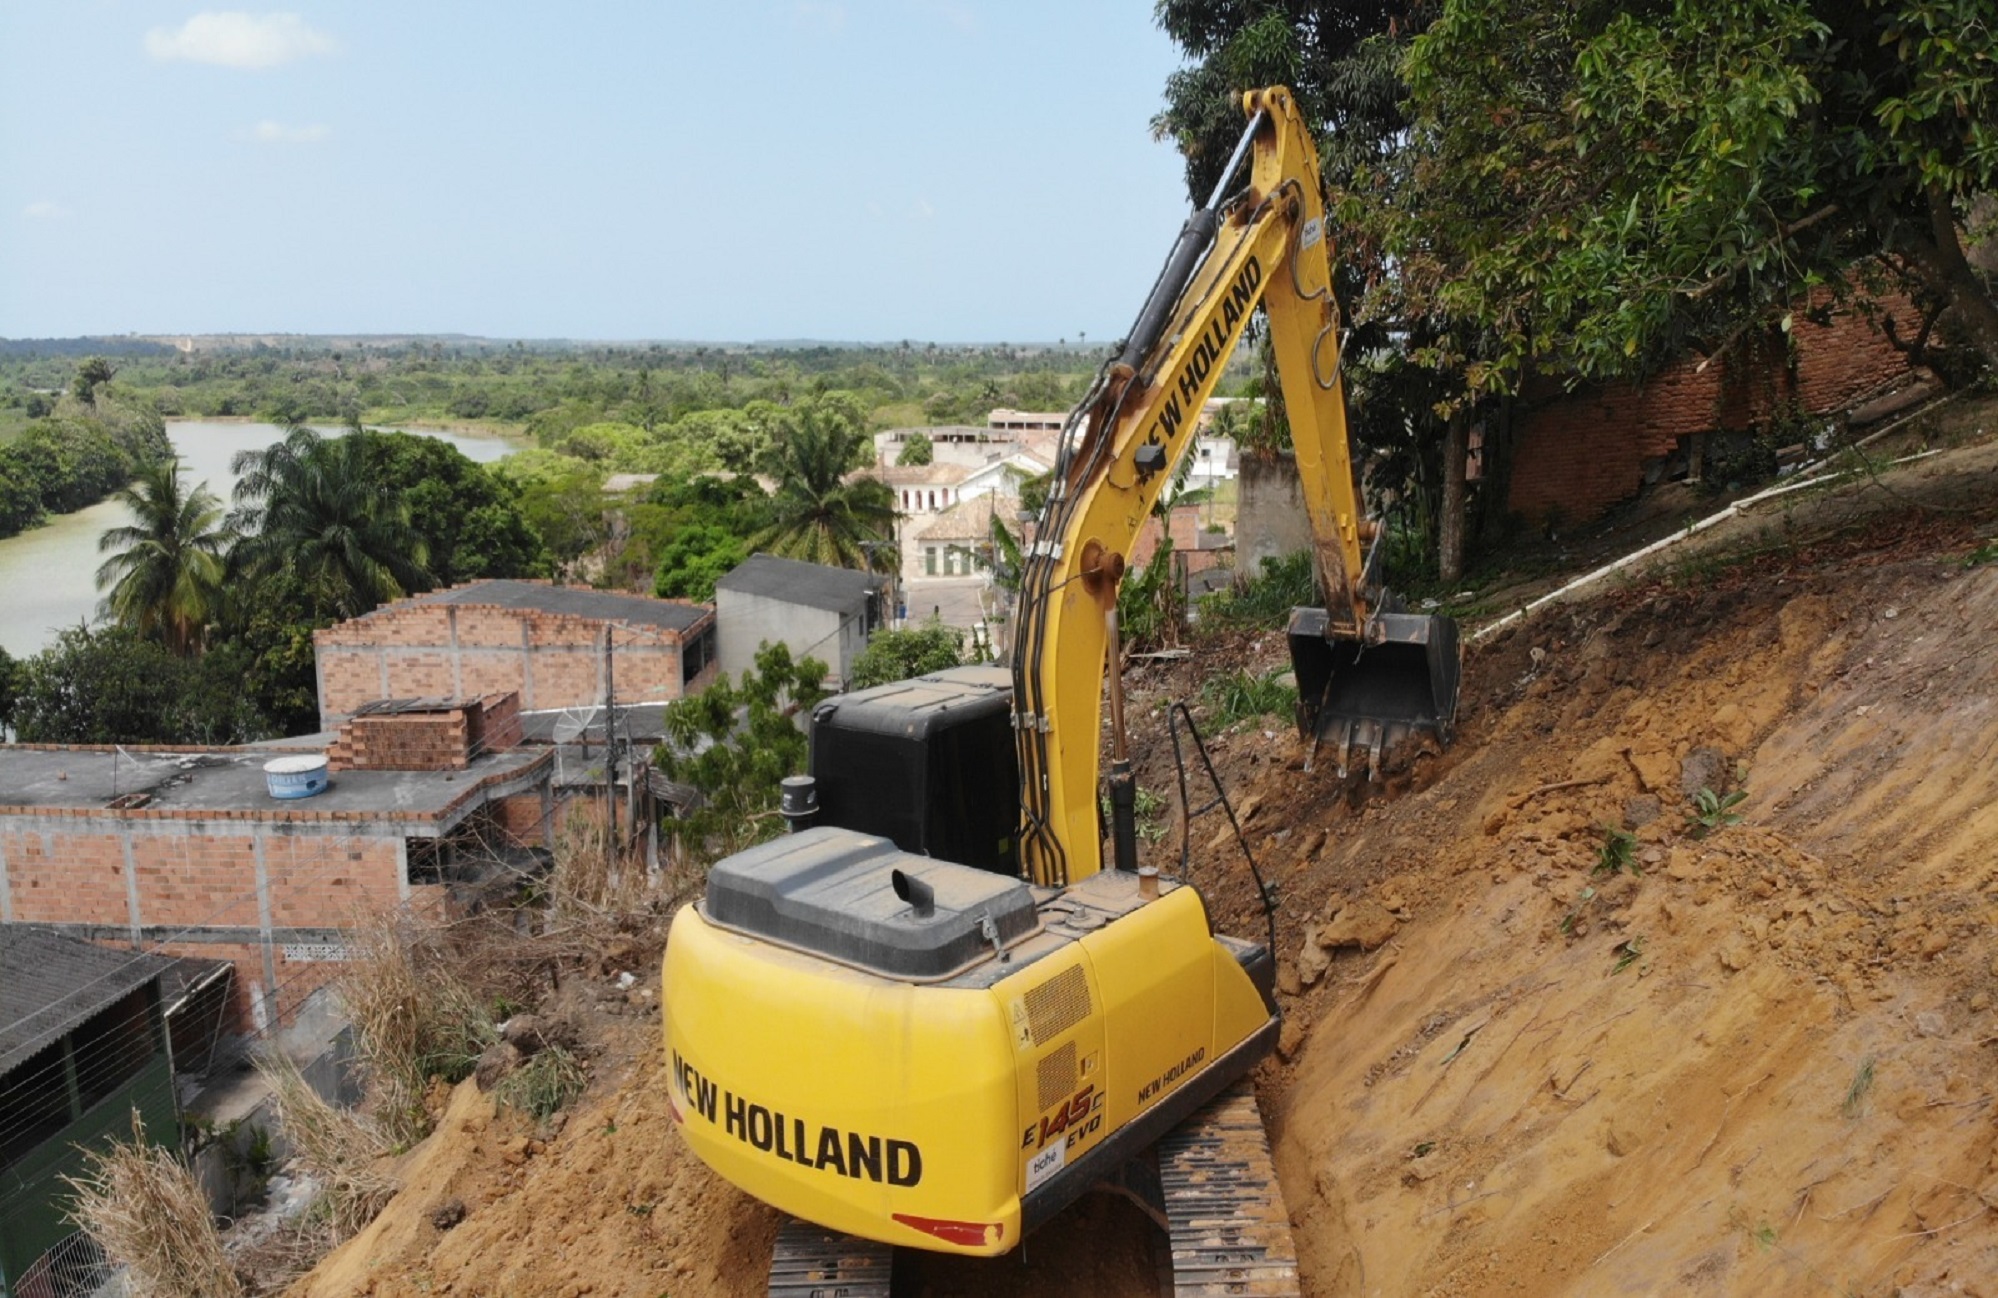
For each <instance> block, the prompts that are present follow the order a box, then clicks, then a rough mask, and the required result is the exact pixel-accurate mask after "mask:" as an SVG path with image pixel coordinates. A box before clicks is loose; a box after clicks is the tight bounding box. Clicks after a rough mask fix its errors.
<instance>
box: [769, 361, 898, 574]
mask: <svg viewBox="0 0 1998 1298" xmlns="http://www.w3.org/2000/svg"><path fill="white" fill-rule="evenodd" d="M792 415H793V417H792V421H791V425H790V427H789V428H788V429H787V430H786V435H785V436H783V437H782V438H781V439H779V441H778V443H777V445H776V447H775V449H774V451H773V452H772V458H773V460H774V461H775V463H774V465H773V467H774V469H775V470H776V476H777V492H776V494H775V496H774V497H773V498H772V501H771V506H772V511H773V513H774V515H775V517H774V520H773V521H772V522H771V524H770V525H769V526H768V527H766V528H764V529H763V530H762V531H761V532H759V533H757V535H756V536H755V537H754V538H752V544H753V545H754V546H755V547H756V548H757V549H760V550H767V551H769V552H770V553H772V554H776V555H780V556H783V557H785V558H790V559H803V560H805V561H807V562H809V563H823V564H830V565H832V566H834V567H839V568H860V569H866V568H869V567H873V568H875V569H876V570H885V569H886V568H887V567H889V566H891V565H892V564H893V561H894V555H893V549H894V547H893V546H892V545H890V546H878V547H875V548H873V549H872V550H870V549H868V548H866V547H865V545H864V543H865V542H868V541H887V540H889V539H891V537H892V536H893V533H894V527H895V495H894V493H893V492H892V491H890V490H889V489H888V484H886V483H885V482H882V481H881V480H880V479H879V478H873V477H866V476H852V475H853V472H854V470H856V469H858V468H859V467H861V465H863V464H865V463H866V462H867V449H868V438H867V435H866V433H865V432H864V431H863V424H864V415H863V413H862V412H861V411H860V410H859V409H858V408H857V405H856V404H855V403H854V402H852V401H851V400H844V399H842V398H841V396H840V395H839V394H834V395H832V396H826V397H814V398H811V399H809V400H807V401H805V402H802V403H800V404H799V406H798V407H797V408H796V410H794V411H793V412H792Z"/></svg>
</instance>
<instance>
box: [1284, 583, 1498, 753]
mask: <svg viewBox="0 0 1998 1298" xmlns="http://www.w3.org/2000/svg"><path fill="white" fill-rule="evenodd" d="M1290 662H1291V667H1292V669H1293V671H1294V672H1295V673H1296V676H1297V728H1298V733H1299V734H1300V735H1301V736H1302V737H1303V738H1304V739H1306V740H1307V741H1309V742H1310V744H1311V756H1310V757H1307V759H1306V762H1305V767H1306V769H1307V770H1308V769H1310V766H1311V762H1312V758H1315V757H1316V755H1317V752H1318V749H1319V748H1320V747H1321V746H1325V747H1329V748H1330V749H1331V750H1332V752H1333V754H1334V755H1335V758H1336V760H1337V761H1338V764H1339V774H1340V775H1342V776H1343V775H1345V774H1346V772H1347V770H1348V768H1349V767H1350V766H1351V764H1352V759H1353V755H1354V754H1355V753H1356V752H1364V753H1365V754H1366V756H1367V771H1368V774H1369V777H1370V778H1373V779H1379V778H1380V774H1381V771H1382V770H1383V769H1390V768H1392V767H1394V766H1396V765H1399V764H1400V763H1399V762H1398V760H1397V754H1398V753H1399V752H1400V751H1402V750H1405V749H1406V748H1407V747H1408V745H1409V742H1410V741H1412V740H1416V739H1417V738H1418V737H1419V736H1421V735H1425V734H1426V735H1429V736H1431V737H1433V738H1434V739H1435V741H1436V743H1437V744H1438V745H1439V746H1440V745H1443V744H1447V743H1449V742H1450V732H1451V728H1452V727H1453V726H1454V724H1455V723H1456V719H1457V687H1458V684H1459V682H1460V680H1461V678H1462V674H1463V669H1462V660H1461V657H1460V655H1459V651H1458V645H1457V624H1456V622H1454V621H1452V620H1451V619H1449V618H1447V617H1428V616H1424V615H1421V614H1416V613H1377V614H1375V615H1374V616H1373V617H1372V618H1371V619H1369V621H1368V622H1367V625H1366V628H1365V630H1364V631H1363V632H1362V634H1361V635H1360V636H1358V637H1353V636H1350V635H1343V634H1338V633H1335V632H1334V630H1333V627H1332V620H1331V618H1330V617H1329V616H1328V615H1327V613H1326V611H1325V610H1324V609H1322V608H1298V609H1292V610H1291V614H1290Z"/></svg>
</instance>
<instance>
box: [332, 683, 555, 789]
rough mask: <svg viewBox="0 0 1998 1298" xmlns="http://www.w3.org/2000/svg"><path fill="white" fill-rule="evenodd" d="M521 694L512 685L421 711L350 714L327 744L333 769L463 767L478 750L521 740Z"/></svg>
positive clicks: (503, 746) (499, 746) (491, 748)
mask: <svg viewBox="0 0 1998 1298" xmlns="http://www.w3.org/2000/svg"><path fill="white" fill-rule="evenodd" d="M522 737H523V735H522V729H521V722H520V696H519V695H518V694H516V693H514V692H513V691H512V690H507V691H505V692H503V693H497V694H488V695H485V696H484V697H483V698H477V699H459V700H454V701H452V702H448V703H440V704H438V705H437V706H435V707H430V708H425V709H423V710H421V711H415V710H404V711H397V712H379V713H371V714H368V715H364V716H353V717H349V718H348V719H347V720H345V721H343V722H341V723H340V730H339V734H338V735H337V736H336V737H335V739H334V741H333V744H332V746H331V747H329V748H328V749H327V750H326V763H327V766H328V768H329V769H330V770H332V771H336V772H337V771H462V770H464V769H465V768H466V767H467V766H470V765H471V763H472V759H474V758H475V757H477V756H478V755H479V754H480V753H484V752H487V751H490V750H494V749H501V748H513V747H516V746H518V745H519V744H520V742H521V740H522Z"/></svg>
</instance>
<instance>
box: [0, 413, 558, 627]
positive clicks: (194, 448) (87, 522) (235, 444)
mask: <svg viewBox="0 0 1998 1298" xmlns="http://www.w3.org/2000/svg"><path fill="white" fill-rule="evenodd" d="M368 426H369V427H375V425H374V424H373V423H372V422H370V423H369V425H368ZM312 427H315V428H318V429H319V430H320V431H322V432H326V433H340V432H344V431H345V430H344V429H341V428H338V427H334V426H329V425H322V424H314V425H312ZM382 431H385V432H409V433H412V434H415V435H417V436H421V437H434V438H437V439H438V440H440V441H444V442H448V443H450V444H451V445H452V446H453V447H455V448H456V449H457V450H458V451H459V452H461V453H462V454H463V455H464V456H465V458H467V459H469V460H472V461H473V462H475V463H478V464H491V463H493V462H494V461H496V460H499V459H502V458H504V457H505V456H507V455H510V454H511V453H513V452H514V451H516V450H519V449H522V448H523V447H524V446H525V445H526V443H525V442H523V441H522V440H520V439H519V438H509V437H502V436H497V435H493V434H489V433H474V432H470V431H447V430H443V429H432V428H426V427H420V426H418V425H416V424H414V423H409V424H403V425H400V426H392V427H384V428H383V429H382ZM166 436H167V440H168V442H169V443H170V444H171V445H172V448H173V451H174V453H175V454H176V455H178V456H179V457H180V460H181V468H182V472H183V473H184V474H185V475H186V477H187V480H188V481H189V482H190V483H206V484H207V486H208V489H209V490H210V491H212V492H214V493H215V495H216V496H217V497H218V498H220V499H221V500H222V502H223V503H224V504H225V505H226V504H227V503H228V502H229V499H230V497H231V495H232V494H233V493H234V491H235V486H236V474H235V473H234V471H233V470H232V469H231V467H230V466H231V465H232V463H233V462H234V460H235V457H236V456H237V455H238V454H239V453H240V452H242V451H246V450H258V449H261V448H262V447H265V446H268V445H270V444H271V443H272V442H276V441H279V440H281V439H282V438H283V437H284V429H282V428H280V427H278V426H277V425H276V424H267V423H261V422H259V421H257V420H253V419H171V420H168V421H167V422H166ZM113 490H115V487H114V488H113ZM107 494H108V493H107ZM130 521H131V515H130V513H129V511H127V510H126V509H125V507H124V506H123V505H122V504H120V503H119V502H118V501H117V500H115V499H110V498H105V499H99V500H98V501H96V502H95V503H92V504H86V505H85V507H83V508H80V509H75V510H71V511H68V512H64V513H53V512H51V513H49V514H47V515H46V516H45V517H44V518H43V519H42V520H41V522H40V523H38V524H37V525H35V526H32V527H28V528H26V529H24V530H22V531H21V532H20V533H18V534H16V535H14V536H10V537H6V538H4V539H0V589H4V590H6V591H7V593H8V599H7V602H6V604H5V605H4V606H0V649H4V650H5V651H6V652H8V653H10V654H12V655H14V656H15V657H17V658H21V657H27V656H28V655H31V654H35V653H38V652H40V651H41V650H42V649H45V648H47V647H48V645H49V644H51V643H52V642H53V641H54V640H55V637H56V634H57V632H58V631H59V630H61V629H63V628H66V627H73V626H76V625H77V624H78V623H88V622H90V621H91V620H92V619H93V618H94V617H95V616H96V614H97V601H98V599H99V592H98V590H97V567H98V565H99V564H100V563H102V562H103V556H102V554H100V553H99V551H98V548H97V547H98V538H100V537H101V536H103V534H104V533H105V531H106V530H107V529H109V528H113V527H122V526H124V525H125V524H127V523H129V522H130Z"/></svg>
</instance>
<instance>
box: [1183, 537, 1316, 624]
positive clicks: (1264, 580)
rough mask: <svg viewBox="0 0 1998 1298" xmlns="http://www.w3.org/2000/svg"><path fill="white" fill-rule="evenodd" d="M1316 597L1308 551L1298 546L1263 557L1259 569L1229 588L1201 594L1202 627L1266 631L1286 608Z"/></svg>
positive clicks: (1281, 617) (1280, 620) (1285, 613)
mask: <svg viewBox="0 0 1998 1298" xmlns="http://www.w3.org/2000/svg"><path fill="white" fill-rule="evenodd" d="M1317 600H1318V579H1317V578H1316V577H1315V576H1314V575H1313V574H1312V571H1311V554H1310V552H1309V551H1305V550H1301V551H1299V552H1298V553H1296V554H1289V555H1285V556H1283V557H1282V558H1280V559H1265V560H1263V570H1262V571H1261V572H1260V573H1258V574H1256V575H1255V576H1253V577H1250V578H1248V579H1247V580H1245V581H1242V582H1241V583H1240V584H1239V585H1237V586H1236V587H1235V588H1234V589H1232V590H1222V591H1216V592H1215V593H1214V594H1212V595H1206V596H1202V597H1201V599H1200V603H1199V614H1200V616H1199V623H1198V624H1199V626H1200V627H1201V629H1202V630H1209V629H1213V630H1224V631H1225V630H1246V631H1266V630H1268V629H1269V628H1271V627H1273V626H1282V625H1283V624H1284V622H1285V620H1286V619H1288V618H1289V617H1290V611H1291V610H1292V609H1294V608H1296V607H1298V606H1299V605H1300V604H1314V603H1316V602H1317Z"/></svg>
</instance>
